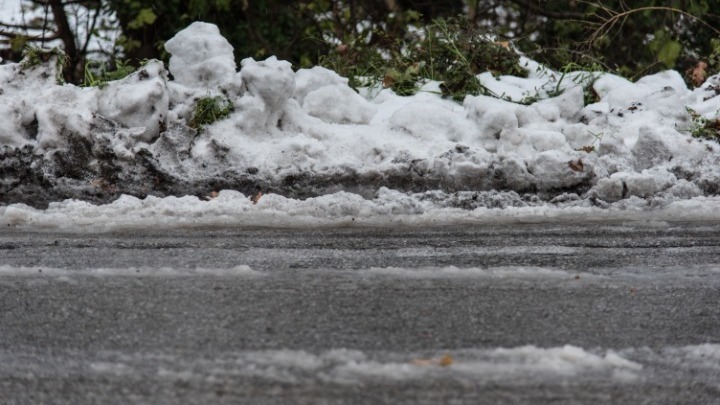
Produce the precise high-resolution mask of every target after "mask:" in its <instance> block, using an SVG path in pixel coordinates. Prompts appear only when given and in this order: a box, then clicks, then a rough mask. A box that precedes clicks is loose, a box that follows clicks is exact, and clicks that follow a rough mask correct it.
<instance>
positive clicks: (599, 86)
mask: <svg viewBox="0 0 720 405" xmlns="http://www.w3.org/2000/svg"><path fill="white" fill-rule="evenodd" d="M632 84H633V83H632V82H631V81H630V80H628V79H626V78H624V77H621V76H617V75H614V74H610V73H604V74H602V75H600V77H598V79H597V80H595V81H594V82H593V84H592V88H593V91H594V92H595V94H597V95H598V96H599V97H600V98H601V99H603V98H605V97H606V96H607V95H608V94H610V92H612V91H614V90H616V89H622V88H626V87H628V86H632Z"/></svg>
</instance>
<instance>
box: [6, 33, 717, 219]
mask: <svg viewBox="0 0 720 405" xmlns="http://www.w3.org/2000/svg"><path fill="white" fill-rule="evenodd" d="M166 49H167V51H168V52H169V53H170V54H171V55H172V56H171V59H170V65H169V72H168V71H166V70H165V67H164V66H163V65H162V64H161V63H160V62H157V61H151V62H149V63H147V64H146V65H145V66H143V67H141V68H140V69H139V70H138V71H137V72H135V73H133V74H132V75H130V76H129V77H127V78H125V79H122V80H119V81H115V82H112V83H109V84H108V85H107V86H105V87H103V88H78V87H75V86H73V85H67V84H66V85H59V84H56V83H55V80H54V77H55V71H54V70H53V69H54V62H53V61H52V60H51V61H50V62H48V63H47V64H43V65H40V66H34V67H27V66H25V65H23V64H6V65H0V117H3V119H0V143H1V144H2V146H1V147H0V170H2V172H3V173H4V175H3V180H2V182H0V203H4V204H12V203H18V202H22V203H26V204H30V205H33V206H38V207H44V206H46V205H47V204H48V203H49V202H51V201H61V200H64V199H66V198H74V199H79V200H84V201H90V202H95V203H98V202H100V203H108V202H112V201H115V200H117V202H115V203H113V204H110V205H109V206H107V207H106V209H107V210H108V211H112V212H116V211H117V210H118V209H122V208H121V207H123V206H124V204H125V205H126V204H131V205H134V206H154V205H157V206H160V205H162V206H166V207H167V206H174V205H178V203H177V201H182V202H183V203H182V204H179V205H178V206H182V208H177V212H181V211H182V212H183V213H184V214H183V215H185V214H187V213H188V212H193V213H195V214H191V216H190V218H193V217H195V218H204V217H206V215H207V212H213V211H214V212H216V213H217V214H218V215H226V216H232V218H236V215H237V213H238V212H251V211H252V212H253V215H255V214H256V213H255V212H254V210H260V211H261V212H262V210H263V209H262V208H260V207H262V206H264V204H267V203H268V202H277V201H280V200H279V199H280V198H281V197H280V196H273V197H271V198H264V199H263V200H264V201H263V203H261V204H259V206H258V207H254V206H249V205H247V203H240V202H239V201H241V200H242V201H246V200H247V199H246V198H245V197H238V196H236V195H235V194H224V195H223V198H226V197H227V196H229V195H233V196H234V197H232V198H230V200H232V201H233V202H228V203H227V204H229V207H230V206H232V207H234V208H228V207H223V208H218V207H217V205H219V204H218V203H217V202H209V203H202V202H200V201H197V200H196V199H191V200H183V199H179V200H178V199H169V200H167V201H160V200H156V199H148V200H145V201H143V202H140V200H137V201H132V202H131V199H130V198H129V197H121V195H123V194H130V195H135V196H147V195H156V196H171V195H174V196H181V195H196V196H206V195H210V194H211V193H213V192H218V191H220V190H222V189H234V190H238V191H240V192H241V193H243V194H245V195H247V196H248V197H249V196H251V195H255V194H258V192H262V193H265V194H269V193H271V194H273V195H275V194H280V195H283V196H286V197H290V198H299V199H306V198H308V197H318V198H317V199H313V200H310V201H309V202H307V203H305V202H302V201H294V202H291V200H286V201H285V202H283V203H282V204H280V205H282V208H279V209H278V211H282V212H284V213H285V215H289V216H293V214H290V213H288V212H287V211H283V210H287V209H290V210H292V209H296V210H299V211H303V210H309V209H310V208H307V207H311V206H314V205H317V204H320V205H322V204H326V205H327V206H329V207H330V211H329V213H323V214H322V215H319V214H310V213H309V212H305V213H303V214H302V215H304V216H308V215H310V216H312V217H313V218H319V217H322V216H323V215H327V216H329V217H331V218H335V219H333V220H331V222H332V221H337V218H338V217H339V216H338V215H336V214H335V213H334V210H335V209H338V208H339V207H341V206H342V207H347V206H352V208H346V210H347V213H348V214H347V215H340V216H345V217H348V218H349V217H353V216H356V217H363V218H369V217H370V216H373V217H376V216H377V215H380V216H382V215H391V214H392V215H395V214H396V213H398V212H399V213H402V214H403V215H405V214H417V212H415V211H418V210H419V211H421V212H423V215H429V214H427V212H430V211H432V210H431V209H430V210H429V209H428V208H427V207H425V206H423V203H422V201H425V202H427V200H428V199H429V198H430V197H427V196H426V197H422V198H421V197H417V195H418V193H423V192H430V191H431V190H438V192H439V193H441V194H442V193H444V196H445V197H444V198H445V199H446V201H445V202H444V203H437V205H438V207H437V208H438V209H439V210H440V211H437V212H438V214H437V216H438V217H439V216H440V215H441V214H439V212H442V215H446V214H448V213H447V212H445V211H442V210H444V209H446V208H447V206H448V205H452V201H457V200H458V199H462V200H464V202H463V203H462V204H458V206H462V207H463V208H466V209H467V208H470V209H476V210H477V209H480V208H491V207H493V206H497V205H485V206H483V205H482V204H480V203H477V201H478V200H477V198H475V200H470V199H467V198H466V197H464V196H463V194H462V193H464V192H472V193H476V194H477V193H485V192H493V191H497V192H499V195H500V196H501V197H499V198H500V199H503V198H505V197H503V196H508V195H510V194H509V193H515V196H516V197H517V198H515V200H517V201H522V204H520V205H523V204H524V205H531V206H533V207H535V208H533V209H536V208H537V207H538V206H539V205H541V203H543V204H550V206H549V208H547V210H546V211H543V214H542V215H546V214H547V215H555V214H548V213H550V212H554V211H553V208H552V207H557V206H558V205H557V204H558V203H559V202H562V201H565V202H568V201H570V202H571V204H570V208H573V207H576V208H577V207H580V209H581V210H586V211H588V212H589V211H592V207H599V208H602V209H607V208H608V207H610V206H612V205H613V204H617V203H622V204H625V205H624V206H626V207H630V208H631V210H636V209H637V210H642V209H641V208H653V209H660V208H663V207H668V206H670V205H672V204H676V203H678V202H680V201H695V202H697V201H701V200H697V199H698V198H708V197H712V196H714V195H716V194H717V193H718V190H720V170H719V169H718V167H719V166H718V164H717V163H718V162H720V146H719V145H718V144H717V143H716V142H713V141H706V140H699V139H696V138H692V137H691V136H690V135H689V131H690V130H692V129H693V125H697V123H694V122H693V121H692V119H691V116H690V115H689V114H688V112H687V110H686V107H688V108H691V109H692V110H694V111H696V112H697V113H698V114H701V115H702V117H705V118H706V119H717V118H718V110H719V109H720V96H719V95H720V77H711V78H709V79H708V81H707V82H706V83H705V84H704V85H703V86H701V87H699V88H697V89H694V90H690V89H688V88H687V87H686V86H685V84H684V83H683V81H682V78H681V77H680V75H679V74H678V73H677V72H673V71H667V72H661V73H658V74H655V75H651V76H646V77H644V78H642V79H640V80H638V81H637V82H636V83H632V82H629V81H628V80H626V79H623V78H620V77H617V76H613V75H611V74H603V73H587V72H570V73H568V74H565V75H561V74H558V73H557V72H553V71H551V70H549V69H547V68H544V67H542V66H540V65H538V64H536V63H534V62H532V61H530V60H527V59H523V61H524V65H525V66H527V68H528V70H529V73H530V74H529V77H528V78H517V77H508V76H501V77H497V78H496V77H492V75H490V74H489V73H483V74H481V75H479V76H478V77H479V79H480V80H481V82H482V83H483V84H484V85H485V86H486V87H487V88H488V89H490V90H491V91H492V92H493V93H494V94H496V95H498V96H501V97H504V98H506V99H507V100H503V99H499V98H495V97H489V96H477V97H473V96H468V97H466V99H465V100H464V102H463V103H462V104H458V103H455V102H453V101H450V100H447V99H443V98H441V96H440V95H438V94H436V93H435V92H432V91H421V92H419V93H418V94H417V95H415V96H412V97H400V96H397V95H395V94H394V93H393V92H392V91H391V90H389V89H379V88H371V89H362V91H361V92H360V94H358V93H356V92H355V91H353V90H352V89H350V88H349V87H348V84H347V79H345V78H342V77H340V76H338V75H337V74H336V73H334V72H332V71H329V70H327V69H323V68H319V67H315V68H312V69H300V70H298V71H293V70H292V68H291V66H290V64H289V63H288V62H285V61H279V60H277V59H276V58H274V57H271V58H269V59H267V60H265V61H255V60H253V59H244V60H242V61H241V63H240V65H241V67H240V70H239V72H238V71H237V66H236V64H235V60H234V58H233V49H232V46H230V44H229V43H228V42H227V40H225V39H224V38H223V37H222V36H221V35H220V33H219V31H218V29H217V27H215V26H214V25H211V24H206V23H193V24H192V25H190V26H189V27H188V28H187V29H185V30H183V31H181V32H180V33H178V34H177V35H176V36H175V37H174V38H172V39H170V40H169V41H168V42H167V43H166ZM583 85H585V86H591V87H592V89H593V91H594V92H595V93H596V94H598V95H599V97H600V100H599V101H598V102H596V103H594V104H590V105H584V101H583V91H582V86H583ZM436 88H437V83H427V84H426V85H425V86H424V89H425V90H431V89H436ZM558 93H559V95H556V96H555V97H550V96H548V95H549V94H558ZM205 97H217V98H218V100H225V101H227V103H228V104H229V105H231V106H232V111H231V113H230V114H229V116H227V117H225V118H223V119H220V120H218V121H216V122H214V123H212V124H209V125H206V126H204V127H202V128H200V129H193V128H190V127H189V126H188V123H189V122H190V120H191V119H192V117H193V115H194V114H195V112H194V111H195V109H196V108H197V103H198V101H199V100H200V99H201V98H205ZM508 100H513V101H527V100H538V101H535V102H533V103H530V104H528V105H523V104H519V103H516V102H512V101H508ZM383 187H387V188H390V189H393V190H397V191H400V192H402V193H405V194H406V196H407V198H405V197H402V196H400V195H398V196H396V197H397V199H398V201H401V202H398V203H394V204H395V205H396V206H397V205H398V204H399V206H402V208H400V209H389V208H388V207H389V206H388V205H387V203H386V201H385V200H383V199H382V198H380V202H379V201H378V198H377V193H379V190H382V189H383ZM340 191H347V192H351V193H353V195H354V196H350V195H349V194H342V193H338V192H340ZM383 193H384V192H383ZM458 193H459V194H458ZM386 194H387V193H386ZM321 195H330V196H329V197H327V199H328V201H336V202H335V203H333V204H329V203H325V202H323V201H325V200H323V198H322V197H319V196H321ZM413 196H414V197H413ZM458 196H460V197H458ZM118 198H119V200H118ZM413 198H414V199H416V200H417V201H419V202H414V203H412V204H410V205H411V206H412V207H413V208H408V207H407V206H404V205H403V204H404V202H402V201H405V202H406V201H409V200H412V199H413ZM468 198H469V197H468ZM511 199H512V198H511ZM637 199H641V200H643V202H638V201H637ZM693 199H694V200H693ZM480 200H481V201H485V202H488V203H490V201H491V200H492V198H485V197H483V198H481V199H480ZM561 200H562V201H561ZM223 201H225V200H223ZM340 201H352V203H351V204H350V205H348V204H349V203H346V202H342V203H341V202H340ZM473 201H475V202H473ZM577 201H582V203H576V202H577ZM436 202H437V201H436ZM278 204H279V203H278ZM343 204H345V205H343ZM443 204H444V205H443ZM691 204H694V203H691ZM510 205H513V204H510ZM515 205H517V204H515ZM291 206H292V207H305V208H291ZM676 206H677V205H676ZM358 207H365V208H358ZM418 207H420V208H418ZM137 209H138V212H143V210H145V209H146V208H137ZM433 209H434V208H433ZM518 209H519V210H522V209H523V207H518ZM544 209H545V208H543V210H544ZM28 210H29V209H28V208H27V207H23V206H16V205H10V206H8V207H6V208H4V209H2V219H1V220H2V221H4V222H5V223H18V224H19V223H24V224H27V223H29V222H28V221H30V220H29V219H27V218H31V217H33V218H39V216H41V215H46V217H45V218H47V217H48V216H52V215H54V214H53V212H61V211H62V212H64V214H63V215H73V214H70V213H71V212H81V211H93V210H94V208H91V207H90V206H88V207H85V206H84V205H83V204H82V203H80V202H65V203H61V204H53V205H52V206H51V207H50V209H49V210H48V211H47V212H46V213H44V214H39V213H36V212H31V211H28ZM218 210H219V211H218ZM223 210H228V211H227V212H225V211H223ZM393 210H395V212H394V211H393ZM413 210H415V211H413ZM341 211H342V210H341ZM229 212H232V213H233V214H232V215H231V214H229ZM265 212H266V213H268V212H270V211H265ZM362 212H374V214H372V215H369V214H368V215H362ZM538 212H539V211H538ZM568 212H570V211H568ZM618 212H619V211H618ZM703 212H704V211H703ZM20 213H24V214H20ZM116 214H117V212H116ZM376 214H377V215H376ZM93 215H95V214H93ZM97 215H101V214H97ZM128 215H131V214H128ZM132 215H135V214H132ZM132 215H131V216H132ZM137 215H141V214H137ZM142 215H149V214H147V212H146V213H145V214H142ZM163 215H164V214H163ZM260 215H263V214H260ZM302 215H301V216H302ZM433 215H435V214H433ZM450 215H451V216H452V215H455V214H450ZM457 215H458V216H460V215H468V214H467V213H463V214H457ZM483 215H486V214H484V213H483V211H482V210H480V211H479V213H473V214H471V216H481V217H482V216H483ZM490 215H495V214H487V215H486V216H488V217H489V216H490ZM508 215H510V214H508ZM517 215H519V216H523V215H525V214H523V213H521V212H520V211H518V213H517ZM534 215H535V214H534ZM674 215H679V216H682V215H684V214H683V213H676V214H674ZM709 215H714V214H712V213H709ZM21 217H22V218H26V219H22V218H21ZM160 217H162V215H160ZM429 217H433V218H435V216H432V215H429ZM87 218H90V217H86V218H85V219H84V220H81V221H80V222H82V223H86V222H88V219H87ZM128 220H130V221H131V222H132V221H135V220H137V219H130V218H128ZM38 221H40V222H43V221H48V220H47V219H43V220H40V219H38ZM107 221H109V223H112V222H113V221H112V219H111V218H110V217H109V216H108V218H107ZM154 221H160V220H159V219H156V220H154ZM189 221H190V219H182V220H181V222H189ZM233 221H238V220H236V219H233ZM243 221H244V220H243ZM280 221H281V222H283V221H285V220H280ZM285 222H288V221H285ZM289 222H292V221H289ZM47 223H53V221H52V220H49V222H47Z"/></svg>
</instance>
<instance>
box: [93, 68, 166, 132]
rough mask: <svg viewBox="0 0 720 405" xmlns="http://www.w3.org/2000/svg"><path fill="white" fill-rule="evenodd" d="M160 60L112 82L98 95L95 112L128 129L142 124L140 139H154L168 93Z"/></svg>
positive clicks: (164, 116)
mask: <svg viewBox="0 0 720 405" xmlns="http://www.w3.org/2000/svg"><path fill="white" fill-rule="evenodd" d="M165 75H166V72H165V68H164V67H163V64H162V62H160V61H157V60H153V61H150V62H148V63H147V64H146V65H145V66H143V67H142V68H140V69H138V70H137V71H136V72H134V73H133V74H131V75H130V76H128V77H126V78H124V79H122V80H118V81H115V82H111V83H110V84H109V85H108V86H107V87H105V88H103V89H102V90H101V91H100V94H99V95H98V113H99V114H100V115H102V116H103V117H105V118H108V119H110V120H113V121H115V122H117V123H119V124H121V125H122V126H125V127H127V128H135V127H143V128H145V130H144V131H143V135H142V137H141V140H142V141H145V142H151V141H152V140H154V139H155V138H157V136H158V134H159V133H160V128H161V127H163V126H165V124H166V118H167V115H168V105H169V92H168V88H167V85H166V81H167V78H166V77H165Z"/></svg>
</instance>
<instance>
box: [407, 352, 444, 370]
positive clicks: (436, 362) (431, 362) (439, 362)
mask: <svg viewBox="0 0 720 405" xmlns="http://www.w3.org/2000/svg"><path fill="white" fill-rule="evenodd" d="M454 362H455V360H454V359H453V357H452V356H451V355H449V354H446V355H444V356H442V357H440V358H439V359H437V358H436V359H414V360H412V361H411V362H410V363H411V364H412V365H414V366H422V367H427V366H440V367H449V366H451V365H452V364H453V363H454Z"/></svg>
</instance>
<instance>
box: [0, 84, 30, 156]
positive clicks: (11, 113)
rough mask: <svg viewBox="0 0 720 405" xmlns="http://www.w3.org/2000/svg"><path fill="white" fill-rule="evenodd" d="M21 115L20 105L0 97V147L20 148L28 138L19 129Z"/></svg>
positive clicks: (7, 98)
mask: <svg viewBox="0 0 720 405" xmlns="http://www.w3.org/2000/svg"><path fill="white" fill-rule="evenodd" d="M21 115H22V113H21V108H20V103H17V102H14V101H13V100H9V97H1V96H0V117H3V118H2V119H0V145H8V146H21V145H22V144H24V143H25V142H27V140H28V139H29V138H30V136H29V135H30V134H25V131H24V130H22V129H21V125H20V117H21ZM31 132H34V130H32V131H31ZM24 135H25V136H24Z"/></svg>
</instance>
